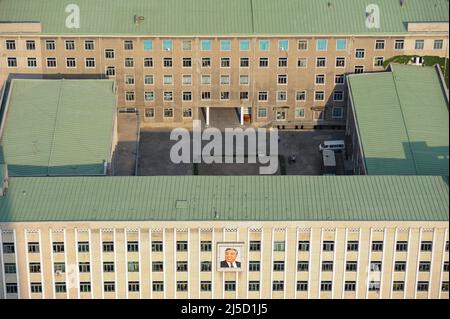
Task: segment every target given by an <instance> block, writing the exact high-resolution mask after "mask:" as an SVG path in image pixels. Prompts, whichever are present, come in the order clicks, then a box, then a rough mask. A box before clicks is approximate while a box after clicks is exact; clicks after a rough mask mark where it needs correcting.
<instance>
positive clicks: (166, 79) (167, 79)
mask: <svg viewBox="0 0 450 319" xmlns="http://www.w3.org/2000/svg"><path fill="white" fill-rule="evenodd" d="M163 84H164V85H172V84H173V77H172V75H164V76H163Z"/></svg>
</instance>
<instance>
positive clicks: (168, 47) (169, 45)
mask: <svg viewBox="0 0 450 319" xmlns="http://www.w3.org/2000/svg"><path fill="white" fill-rule="evenodd" d="M162 49H163V51H172V49H173V42H172V40H163V41H162Z"/></svg>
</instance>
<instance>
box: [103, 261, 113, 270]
mask: <svg viewBox="0 0 450 319" xmlns="http://www.w3.org/2000/svg"><path fill="white" fill-rule="evenodd" d="M103 272H114V263H113V262H104V263H103Z"/></svg>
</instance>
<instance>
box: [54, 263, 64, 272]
mask: <svg viewBox="0 0 450 319" xmlns="http://www.w3.org/2000/svg"><path fill="white" fill-rule="evenodd" d="M53 271H54V272H55V273H65V272H66V264H65V263H54V264H53Z"/></svg>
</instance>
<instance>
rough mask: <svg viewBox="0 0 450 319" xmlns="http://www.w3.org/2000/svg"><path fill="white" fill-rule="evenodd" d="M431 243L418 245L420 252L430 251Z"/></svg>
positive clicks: (431, 248)
mask: <svg viewBox="0 0 450 319" xmlns="http://www.w3.org/2000/svg"><path fill="white" fill-rule="evenodd" d="M432 250H433V243H432V242H431V241H423V242H421V243H420V251H425V252H426V251H432Z"/></svg>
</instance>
